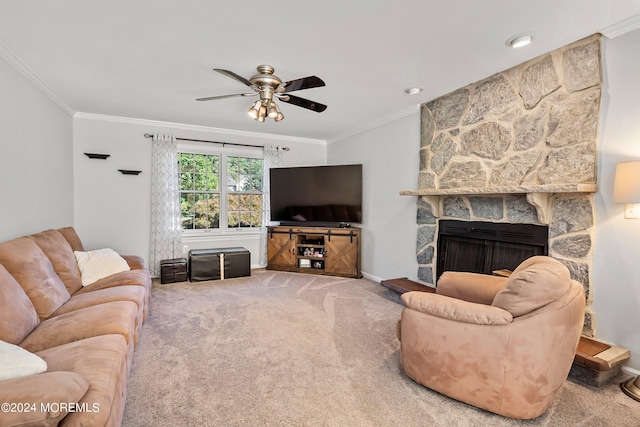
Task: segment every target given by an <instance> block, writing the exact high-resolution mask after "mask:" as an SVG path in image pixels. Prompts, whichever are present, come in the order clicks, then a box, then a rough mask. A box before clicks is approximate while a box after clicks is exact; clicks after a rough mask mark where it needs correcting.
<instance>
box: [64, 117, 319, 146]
mask: <svg viewBox="0 0 640 427" xmlns="http://www.w3.org/2000/svg"><path fill="white" fill-rule="evenodd" d="M73 118H76V119H87V120H98V121H102V122H114V123H123V124H132V125H141V126H153V127H163V128H171V129H180V130H189V131H197V132H206V133H217V134H223V135H234V136H242V137H248V138H261V139H270V140H275V141H279V142H292V143H304V144H320V145H327V141H325V140H324V139H313V138H302V137H297V136H288V135H276V134H271V133H260V132H249V131H242V130H234V129H224V128H215V127H209V126H199V125H189V124H185V123H174V122H163V121H159V120H148V119H136V118H132V117H121V116H108V115H104V114H94V113H83V112H77V113H75V114H74V115H73Z"/></svg>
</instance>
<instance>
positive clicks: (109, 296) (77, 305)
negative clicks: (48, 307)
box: [50, 286, 147, 318]
mask: <svg viewBox="0 0 640 427" xmlns="http://www.w3.org/2000/svg"><path fill="white" fill-rule="evenodd" d="M146 293H147V291H146V290H145V288H144V287H142V286H115V287H113V288H106V289H99V290H97V291H93V292H85V293H83V294H79V295H73V296H71V299H70V300H69V301H67V302H66V303H65V304H64V305H63V306H62V307H60V308H59V309H58V311H56V312H55V313H53V314H52V315H51V317H50V318H53V317H56V316H60V315H61V314H65V313H70V312H72V311H76V310H80V309H82V308H87V307H93V306H94V305H98V304H104V303H107V302H114V301H131V302H135V303H136V305H137V306H138V308H140V309H143V308H144V304H145V298H146Z"/></svg>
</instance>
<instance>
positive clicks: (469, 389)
mask: <svg viewBox="0 0 640 427" xmlns="http://www.w3.org/2000/svg"><path fill="white" fill-rule="evenodd" d="M401 298H402V300H403V301H404V303H405V304H406V308H404V310H403V312H402V316H401V319H400V321H399V322H398V328H397V332H398V338H399V339H400V341H401V350H400V354H401V362H402V366H403V368H404V370H405V372H406V374H407V375H408V376H409V377H410V378H412V379H413V380H415V381H417V382H418V383H420V384H423V385H425V386H427V387H429V388H431V389H433V390H436V391H438V392H440V393H443V394H445V395H447V396H450V397H452V398H454V399H457V400H460V401H462V402H465V403H468V404H471V405H474V406H477V407H479V408H483V409H486V410H488V411H491V412H494V413H497V414H500V415H504V416H507V417H512V418H521V419H529V418H535V417H537V416H539V415H541V414H543V413H544V412H545V411H546V410H547V409H548V407H549V405H550V404H551V403H552V401H553V399H554V397H555V396H556V394H557V392H558V391H559V389H560V387H561V386H562V384H563V383H564V381H565V380H566V379H567V375H568V374H569V370H570V368H571V363H572V361H573V359H574V356H575V351H576V347H577V345H578V341H579V339H580V333H581V331H582V326H583V320H584V307H585V296H584V291H583V288H582V285H580V284H579V283H578V282H576V281H574V280H571V278H570V275H569V271H568V270H567V268H566V267H565V266H564V265H563V264H562V263H560V262H558V261H556V260H554V259H552V258H549V257H543V256H537V257H532V258H529V259H528V260H526V261H524V262H523V263H522V264H521V265H520V266H519V267H518V268H517V269H516V270H515V271H514V272H513V274H512V275H511V277H510V278H508V279H507V278H503V277H497V276H488V275H481V274H474V273H459V272H445V273H443V274H442V276H441V278H440V280H439V281H438V286H437V288H436V293H435V294H432V293H425V292H407V293H405V294H403V295H402V297H401Z"/></svg>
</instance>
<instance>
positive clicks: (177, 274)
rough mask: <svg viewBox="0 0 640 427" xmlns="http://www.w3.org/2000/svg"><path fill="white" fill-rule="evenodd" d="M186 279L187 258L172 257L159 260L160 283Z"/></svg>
mask: <svg viewBox="0 0 640 427" xmlns="http://www.w3.org/2000/svg"><path fill="white" fill-rule="evenodd" d="M186 281H187V259H186V258H173V259H163V260H162V261H160V283H161V284H163V285H164V284H166V283H176V282H186Z"/></svg>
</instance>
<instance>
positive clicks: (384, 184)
mask: <svg viewBox="0 0 640 427" xmlns="http://www.w3.org/2000/svg"><path fill="white" fill-rule="evenodd" d="M419 150H420V114H419V111H418V109H417V107H416V111H415V113H412V114H410V115H409V116H406V117H403V118H401V119H398V120H395V121H393V122H390V123H386V124H383V125H381V126H378V127H375V128H373V129H370V130H368V131H366V132H363V133H360V134H357V135H355V136H352V137H350V138H347V139H343V140H339V141H336V142H332V143H330V144H329V145H328V148H327V161H328V163H329V164H341V163H342V164H350V163H362V164H363V167H362V169H363V207H362V214H363V223H362V271H363V274H365V275H366V276H367V277H369V278H372V279H374V280H380V279H392V278H397V277H408V278H410V279H413V280H416V279H417V275H418V262H417V260H416V237H417V232H418V226H417V224H416V214H417V209H416V204H417V198H416V197H409V196H400V195H399V193H400V191H401V190H413V189H416V188H417V185H418V169H419V163H420V160H419Z"/></svg>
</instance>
